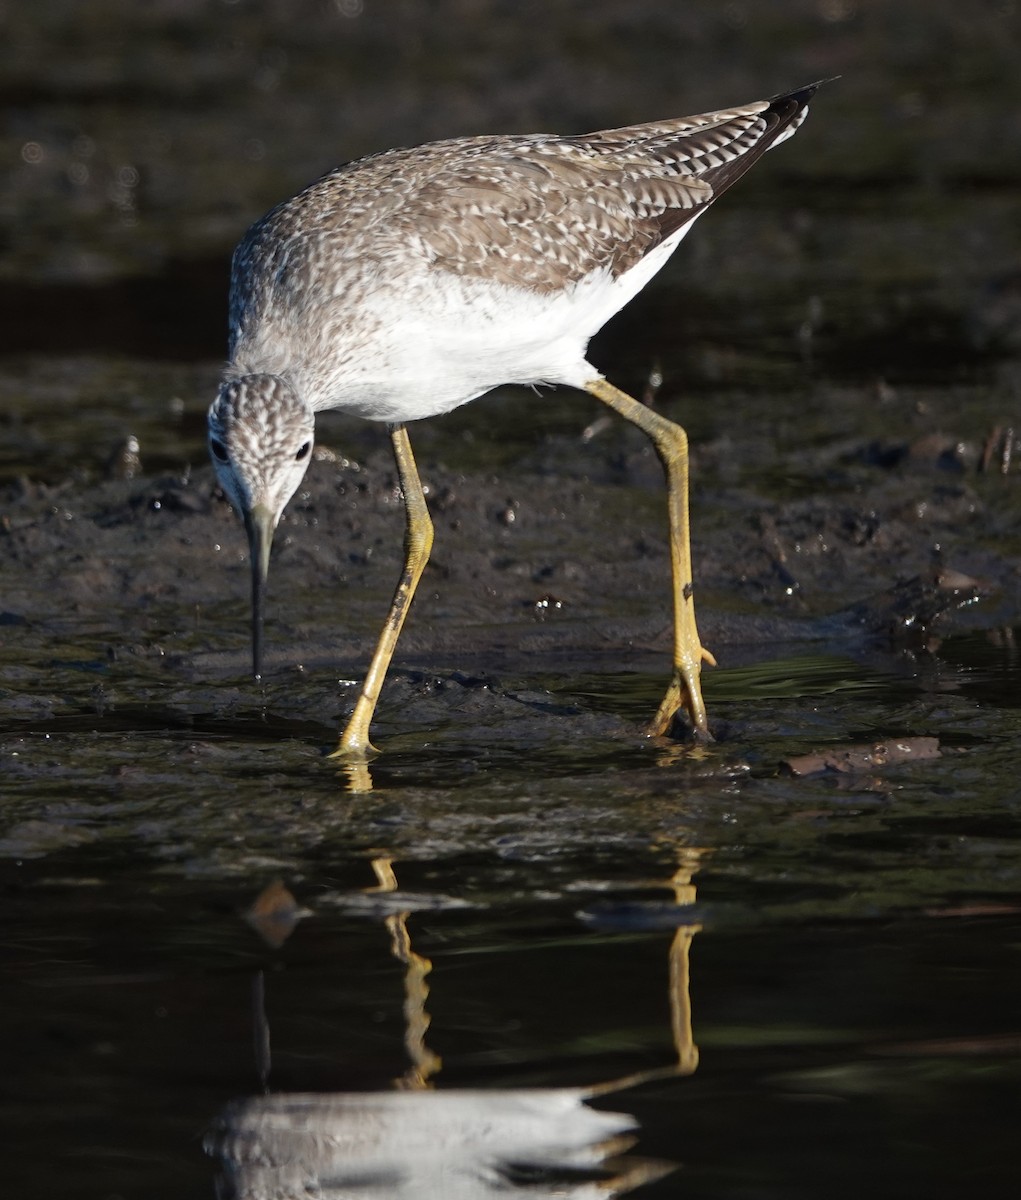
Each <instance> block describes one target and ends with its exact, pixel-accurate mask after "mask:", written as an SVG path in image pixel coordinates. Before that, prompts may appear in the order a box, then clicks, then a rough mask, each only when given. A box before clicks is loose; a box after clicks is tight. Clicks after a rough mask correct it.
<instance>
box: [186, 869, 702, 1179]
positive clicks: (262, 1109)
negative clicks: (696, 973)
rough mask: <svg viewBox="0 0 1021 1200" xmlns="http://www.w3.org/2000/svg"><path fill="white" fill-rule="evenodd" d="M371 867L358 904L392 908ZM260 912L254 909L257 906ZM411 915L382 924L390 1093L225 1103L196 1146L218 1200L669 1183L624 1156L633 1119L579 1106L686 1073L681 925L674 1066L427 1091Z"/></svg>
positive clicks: (690, 1062)
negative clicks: (391, 1005)
mask: <svg viewBox="0 0 1021 1200" xmlns="http://www.w3.org/2000/svg"><path fill="white" fill-rule="evenodd" d="M698 859H699V854H698V852H697V851H689V852H685V853H684V854H683V856H682V859H681V861H680V863H679V865H678V868H677V870H676V872H675V873H674V875H673V877H672V879H671V880H670V886H671V888H672V890H673V893H674V905H675V906H676V908H675V911H676V913H677V915H678V920H679V921H680V920H682V919H683V918H684V917H685V916H686V915H687V912H688V911H690V910H688V909H687V906H689V905H690V904H691V903H692V902H693V901H694V896H695V888H694V885H693V883H692V877H693V875H694V872H695V870H696V869H697V866H698ZM372 866H373V870H374V872H375V875H376V879H377V883H376V885H375V886H374V887H372V888H366V889H365V891H366V893H375V894H380V893H388V894H391V895H393V896H394V897H395V899H399V886H398V882H397V877H396V873H395V870H394V865H393V861H392V860H391V859H390V858H388V857H382V856H381V857H379V858H377V859H375V860H374V861H373V864H372ZM274 886H276V887H277V888H279V887H280V886H281V885H274ZM279 895H280V893H279V892H278V893H277V898H278V899H279ZM288 895H289V894H288ZM266 907H267V905H266V904H265V903H262V904H261V905H260V902H257V903H256V906H255V909H256V910H260V911H261V910H262V909H265V908H266ZM410 907H411V906H410V902H409V911H395V912H391V913H390V914H389V915H387V917H386V918H385V924H386V927H387V929H388V931H389V934H390V948H391V953H392V954H393V956H394V958H395V959H396V960H397V961H398V962H400V963H401V964H402V966H403V967H404V1044H405V1048H406V1052H407V1055H408V1059H409V1066H408V1069H407V1070H406V1071H405V1072H404V1074H403V1075H402V1076H401V1077H400V1078H399V1079H397V1080H395V1081H394V1091H392V1092H368V1093H332V1094H331V1093H326V1094H310V1093H291V1094H277V1095H262V1096H255V1097H251V1098H248V1099H244V1100H238V1101H235V1102H234V1103H232V1104H230V1105H229V1106H228V1107H227V1108H226V1109H225V1110H224V1112H223V1113H222V1114H221V1115H220V1117H219V1118H218V1120H217V1121H216V1123H215V1125H214V1126H213V1128H212V1129H211V1130H210V1132H209V1134H208V1135H207V1137H206V1142H205V1144H206V1149H207V1150H208V1151H209V1152H210V1153H211V1154H213V1155H215V1156H216V1157H217V1159H218V1160H219V1174H218V1178H217V1196H218V1197H219V1198H220V1200H292V1198H296V1197H308V1196H321V1197H324V1198H325V1197H332V1198H334V1200H341V1198H342V1197H343V1198H344V1200H359V1198H361V1200H369V1198H370V1197H378V1196H386V1197H393V1198H395V1200H469V1198H470V1200H486V1198H488V1197H492V1198H494V1200H495V1198H496V1197H497V1196H499V1197H503V1198H506V1197H507V1196H508V1195H511V1194H515V1193H520V1194H522V1195H525V1194H527V1196H528V1197H530V1198H531V1200H545V1198H546V1197H549V1198H550V1200H552V1197H554V1196H556V1197H559V1198H567V1200H593V1198H594V1197H596V1196H599V1197H614V1196H622V1195H624V1194H625V1193H627V1192H630V1191H633V1190H634V1189H635V1188H637V1187H639V1186H641V1185H642V1184H645V1183H649V1182H651V1181H652V1180H655V1179H658V1178H660V1177H661V1176H663V1175H665V1174H669V1173H670V1172H671V1171H672V1170H673V1169H674V1164H671V1163H667V1162H663V1161H656V1160H650V1159H642V1158H640V1157H638V1156H636V1155H634V1154H631V1153H629V1152H630V1151H631V1149H632V1147H633V1146H634V1143H635V1141H636V1138H635V1130H636V1129H637V1122H636V1120H635V1118H634V1117H633V1116H632V1115H630V1114H629V1113H627V1112H608V1111H605V1110H604V1109H596V1108H593V1107H591V1105H590V1104H589V1103H588V1101H590V1100H592V1099H594V1098H595V1097H601V1098H603V1097H606V1096H609V1095H613V1096H615V1097H616V1096H617V1095H620V1096H621V1101H622V1104H623V1106H624V1107H626V1102H624V1095H625V1094H626V1093H625V1092H624V1089H626V1088H629V1087H633V1086H636V1085H637V1084H640V1083H644V1082H648V1081H650V1080H653V1079H664V1078H671V1077H678V1076H683V1075H688V1074H690V1073H691V1072H692V1071H694V1070H695V1068H696V1066H697V1063H698V1051H697V1048H696V1046H695V1044H694V1041H693V1037H692V1022H691V1006H690V998H689V952H690V948H691V941H692V938H693V936H694V934H695V933H696V932H697V931H698V926H696V925H689V924H678V927H677V929H676V930H675V932H674V935H673V938H672V941H671V945H670V950H669V1000H670V1013H671V1033H672V1038H673V1044H674V1051H675V1056H676V1057H675V1062H674V1063H672V1064H671V1065H669V1066H666V1067H661V1068H656V1069H654V1070H649V1071H641V1072H637V1073H635V1074H632V1075H629V1076H626V1077H624V1078H620V1077H612V1078H610V1079H607V1080H605V1081H603V1082H600V1083H596V1084H594V1085H591V1086H588V1087H528V1088H492V1089H490V1088H478V1089H464V1088H462V1089H442V1090H436V1089H435V1088H434V1086H433V1083H434V1080H435V1077H436V1076H437V1075H438V1073H439V1072H440V1070H441V1066H442V1064H441V1060H440V1058H439V1057H438V1056H437V1055H436V1054H435V1053H433V1051H432V1050H430V1049H429V1047H428V1045H427V1042H426V1038H427V1034H428V1031H429V1025H430V1017H429V1014H428V1011H427V1008H426V1005H427V1002H428V998H429V986H428V982H427V980H428V976H429V973H430V971H431V970H432V963H431V962H430V961H429V959H427V958H425V957H424V956H422V955H420V954H418V953H417V952H416V951H415V950H414V948H413V946H412V940H411V935H410V933H409V930H408V917H409V915H410ZM658 910H660V911H661V910H662V906H658ZM273 928H274V930H275V931H278V930H279V923H276V924H275V925H274V926H273ZM254 996H255V1011H256V1048H257V1051H256V1052H257V1059H258V1060H259V1061H258V1066H259V1070H260V1076H261V1078H262V1079H263V1081H264V1083H266V1082H267V1081H268V1078H269V1067H270V1063H269V1045H270V1042H269V1021H268V1016H267V1012H266V1007H265V992H264V989H263V986H262V977H261V974H260V976H259V977H258V978H257V980H256V983H255V988H254Z"/></svg>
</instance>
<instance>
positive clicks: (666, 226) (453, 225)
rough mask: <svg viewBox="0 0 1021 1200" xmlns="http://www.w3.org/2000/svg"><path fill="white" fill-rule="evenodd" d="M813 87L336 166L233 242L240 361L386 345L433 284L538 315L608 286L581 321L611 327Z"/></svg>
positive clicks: (443, 144)
mask: <svg viewBox="0 0 1021 1200" xmlns="http://www.w3.org/2000/svg"><path fill="white" fill-rule="evenodd" d="M814 91H815V88H814V87H811V88H805V89H802V90H801V91H798V92H793V93H790V94H788V95H785V96H781V97H777V98H775V99H773V100H769V101H759V102H756V103H754V104H749V105H745V106H743V107H739V108H731V109H724V110H721V111H718V112H713V113H706V114H703V115H699V116H694V117H684V118H678V119H674V120H667V121H656V122H650V123H647V124H642V125H633V126H629V127H626V128H622V129H612V130H602V131H599V132H597V133H592V134H585V135H581V136H576V137H557V136H553V135H544V134H538V135H531V136H503V137H477V138H460V139H455V140H451V141H440V142H432V143H428V144H426V145H423V146H417V147H414V148H410V149H398V150H389V151H386V152H384V153H381V154H376V155H372V156H370V157H368V158H364V159H360V160H358V161H356V162H352V163H348V164H346V165H344V166H341V167H338V168H336V169H335V170H333V171H331V172H329V174H327V175H325V176H323V177H322V178H321V179H319V180H317V181H316V182H315V183H312V184H310V185H309V186H308V187H307V188H305V189H304V190H302V191H301V192H299V193H298V194H297V195H296V196H294V197H293V198H292V199H290V200H287V201H285V202H284V203H283V204H280V205H278V206H277V207H276V208H275V209H273V210H272V211H271V212H270V213H268V214H267V215H266V216H265V217H264V218H263V219H262V220H261V221H259V222H257V223H256V224H255V225H253V226H252V228H251V229H250V230H249V231H248V233H247V234H246V235H245V237H244V239H243V240H242V242H241V243H240V245H239V246H238V248H237V251H236V252H235V256H234V264H233V275H232V288H231V315H230V321H231V357H232V360H233V359H235V358H240V359H242V360H251V364H252V365H250V366H247V367H246V369H260V370H280V369H283V367H285V366H286V364H285V363H284V359H286V357H287V356H288V355H291V356H292V357H293V356H294V355H295V354H297V355H298V356H299V357H300V356H305V357H308V356H320V355H323V354H329V353H330V347H331V346H335V348H336V353H337V354H338V355H339V357H340V358H341V359H344V360H346V359H347V358H349V357H350V354H349V351H348V349H347V348H346V347H345V344H344V342H345V330H346V329H347V328H348V326H347V325H345V319H347V321H348V322H350V321H353V320H356V319H360V320H361V322H362V327H361V328H360V329H359V330H358V331H357V333H358V337H359V338H360V339H361V340H362V342H363V344H364V343H365V342H366V340H370V339H371V338H372V337H373V336H374V330H377V329H378V336H380V337H387V336H391V334H390V333H388V332H387V330H384V329H383V326H386V325H388V324H389V323H390V322H391V321H392V320H394V319H398V323H399V318H400V315H401V311H402V309H401V305H402V298H403V302H404V304H405V307H406V310H407V317H408V320H409V322H410V325H414V322H415V321H416V320H418V319H419V312H420V309H421V306H422V304H423V303H427V302H428V296H429V290H430V287H431V286H432V285H435V286H436V288H437V290H442V289H447V292H448V294H449V292H450V289H451V288H454V289H456V288H458V287H460V288H464V289H466V290H465V291H464V295H465V296H472V297H474V296H476V295H477V294H478V287H477V286H475V285H481V286H482V287H483V288H486V287H489V288H495V289H510V290H511V291H512V292H514V291H517V292H520V293H523V294H524V293H527V294H528V295H527V297H524V298H523V300H522V305H523V311H526V312H528V313H531V312H532V311H535V312H541V311H542V304H541V302H539V303H537V302H538V301H540V299H541V298H542V297H546V298H547V299H548V301H549V302H550V303H551V304H553V303H555V302H556V301H557V298H558V297H560V296H561V295H563V294H565V293H571V292H572V290H574V289H577V288H578V287H579V285H582V284H585V282H586V281H588V280H591V279H592V278H594V277H596V276H598V277H600V278H605V279H606V280H607V281H608V290H607V297H606V303H604V304H603V305H602V306H601V307H600V306H598V305H596V306H595V307H594V308H593V310H592V311H593V314H595V315H590V316H588V317H586V318H585V320H584V321H583V322H582V324H584V323H585V322H587V324H588V325H591V324H592V322H593V320H595V319H596V317H598V318H600V323H602V322H603V321H605V320H606V319H607V318H608V317H609V316H610V315H612V312H613V311H616V309H617V308H620V307H622V306H623V304H624V303H626V302H627V300H628V299H629V298H630V296H631V295H633V294H634V292H635V291H637V290H638V288H639V287H641V286H643V285H644V282H645V281H646V279H647V277H648V276H649V275H651V273H652V269H648V270H642V271H638V272H635V279H636V284H635V286H634V287H633V288H632V287H627V286H623V287H621V286H616V287H615V286H613V285H614V283H615V281H618V280H621V279H623V278H624V277H625V276H627V275H628V273H629V272H632V271H633V270H634V268H636V267H637V266H639V264H641V263H642V262H643V260H644V259H646V256H648V255H650V253H652V252H653V251H655V250H656V249H657V247H660V246H663V245H664V243H667V242H670V243H671V245H670V246H669V247H668V248H667V249H668V250H669V249H672V248H673V244H676V241H677V240H678V237H679V231H683V230H685V229H686V228H687V227H688V226H689V225H690V223H691V222H692V220H694V218H695V217H697V216H698V215H699V214H700V213H701V212H702V211H704V209H705V208H706V207H707V206H708V205H709V204H710V203H711V202H712V201H713V200H714V199H715V198H716V197H717V196H718V195H719V194H720V193H721V192H722V191H723V190H724V189H725V188H727V187H729V186H730V184H731V183H733V182H734V181H735V180H736V179H737V178H739V177H740V176H741V175H742V174H743V173H744V172H745V171H746V170H747V169H748V168H749V167H750V166H751V165H752V164H753V163H754V162H755V161H756V160H757V159H758V158H759V156H760V155H761V154H762V153H763V152H764V151H765V150H767V149H768V148H769V147H770V146H772V145H774V144H776V143H777V142H778V141H781V140H783V139H784V138H785V137H788V136H790V134H791V133H793V132H794V130H795V129H796V128H797V127H798V126H799V125H800V124H801V122H802V120H803V119H804V116H805V112H806V106H807V102H808V99H809V98H810V97H811V95H812V94H813V93H814ZM654 258H655V260H656V262H655V266H654V267H653V264H652V263H651V262H650V263H649V264H648V266H649V267H653V269H658V267H659V266H660V265H662V262H661V261H660V259H662V260H663V261H665V255H654ZM639 277H642V278H639ZM473 288H474V290H473ZM457 294H458V296H460V294H461V293H457ZM618 300H619V302H618ZM438 307H439V308H440V309H442V308H443V305H442V304H440V305H439V306H438ZM454 307H455V308H456V304H455V305H454ZM607 307H608V308H609V311H606V312H605V314H604V312H603V309H605V308H607ZM331 314H332V315H331ZM356 315H358V316H356ZM410 325H409V327H410ZM595 328H598V325H596V326H595ZM595 328H581V325H579V330H578V338H579V339H581V338H584V341H585V342H587V340H588V337H590V336H591V334H592V333H593V332H595ZM440 333H442V330H440ZM282 345H286V346H287V350H286V352H284V353H283V354H280V353H278V348H279V347H280V346H282ZM387 352H388V353H392V352H393V350H392V348H389V347H388V350H387ZM511 352H512V353H513V348H511ZM582 352H583V347H582ZM510 381H511V380H503V379H498V380H495V381H494V383H495V382H510ZM494 383H490V384H489V386H494ZM482 390H485V389H482ZM475 394H478V393H477V392H476V393H475ZM467 398H470V397H467V396H466V397H463V399H467ZM458 402H461V401H460V400H459V401H458Z"/></svg>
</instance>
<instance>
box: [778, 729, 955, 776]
mask: <svg viewBox="0 0 1021 1200" xmlns="http://www.w3.org/2000/svg"><path fill="white" fill-rule="evenodd" d="M939 757H940V748H939V738H934V737H909V738H897V739H896V740H895V741H887V742H872V743H871V744H868V743H866V744H861V745H852V746H840V747H833V748H831V749H829V750H816V751H813V752H812V753H811V754H799V755H796V756H795V757H793V758H787V759H784V760H783V761H782V762H781V764H780V768H781V770H784V771H786V772H788V773H789V774H791V775H798V776H804V775H821V774H823V773H825V772H828V771H837V772H839V773H841V774H850V773H851V772H854V771H874V770H875V769H876V768H877V767H885V766H891V765H893V764H895V763H904V762H916V761H918V760H921V759H925V758H939Z"/></svg>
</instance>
